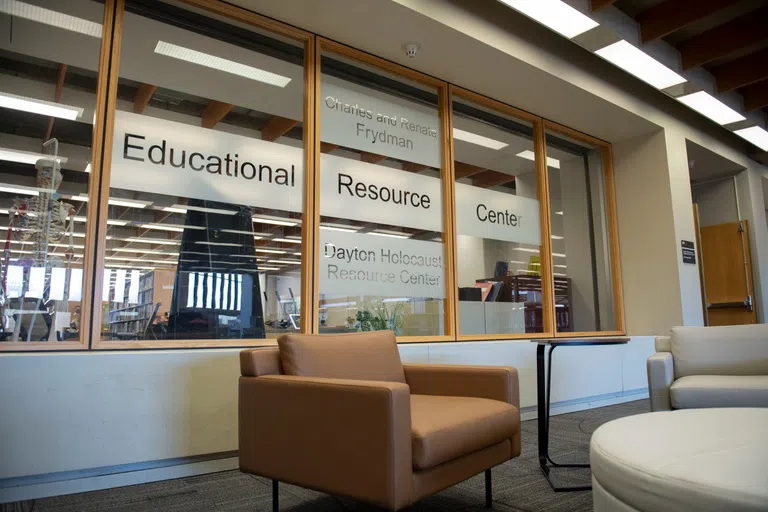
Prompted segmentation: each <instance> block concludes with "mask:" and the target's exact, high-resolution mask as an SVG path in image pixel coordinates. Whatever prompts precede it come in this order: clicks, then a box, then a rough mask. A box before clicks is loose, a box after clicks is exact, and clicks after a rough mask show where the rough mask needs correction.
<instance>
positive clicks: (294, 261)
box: [267, 260, 301, 265]
mask: <svg viewBox="0 0 768 512" xmlns="http://www.w3.org/2000/svg"><path fill="white" fill-rule="evenodd" d="M267 263H281V264H283V265H299V264H301V261H299V260H267Z"/></svg>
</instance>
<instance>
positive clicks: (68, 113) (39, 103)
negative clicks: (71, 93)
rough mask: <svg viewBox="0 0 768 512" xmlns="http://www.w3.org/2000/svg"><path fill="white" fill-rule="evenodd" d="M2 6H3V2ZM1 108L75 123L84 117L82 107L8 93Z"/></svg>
mask: <svg viewBox="0 0 768 512" xmlns="http://www.w3.org/2000/svg"><path fill="white" fill-rule="evenodd" d="M0 5H2V3H1V2H0ZM0 107H4V108H10V109H13V110H22V111H24V112H31V113H32V114H41V115H44V116H50V117H60V118H62V119H69V120H70V121H74V120H75V119H77V118H78V117H80V116H81V115H83V109H82V108H80V107H73V106H71V105H64V104H61V103H54V102H52V101H43V100H38V99H35V98H27V97H25V96H18V95H16V94H10V93H7V92H3V93H0Z"/></svg>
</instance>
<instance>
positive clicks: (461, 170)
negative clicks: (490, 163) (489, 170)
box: [453, 161, 486, 180]
mask: <svg viewBox="0 0 768 512" xmlns="http://www.w3.org/2000/svg"><path fill="white" fill-rule="evenodd" d="M453 168H454V169H455V172H456V179H457V180H460V179H461V178H468V177H469V176H474V175H475V174H479V173H481V172H483V171H485V170H486V169H485V168H484V167H478V166H476V165H470V164H465V163H464V162H458V161H454V162H453Z"/></svg>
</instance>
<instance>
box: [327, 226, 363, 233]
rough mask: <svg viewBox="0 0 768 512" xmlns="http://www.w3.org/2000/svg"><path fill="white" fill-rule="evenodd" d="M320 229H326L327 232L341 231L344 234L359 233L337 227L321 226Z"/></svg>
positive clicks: (354, 230)
mask: <svg viewBox="0 0 768 512" xmlns="http://www.w3.org/2000/svg"><path fill="white" fill-rule="evenodd" d="M320 229H324V230H326V231H340V232H342V233H357V230H356V229H350V228H337V227H336V226H320Z"/></svg>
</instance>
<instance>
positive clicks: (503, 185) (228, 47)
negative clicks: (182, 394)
mask: <svg viewBox="0 0 768 512" xmlns="http://www.w3.org/2000/svg"><path fill="white" fill-rule="evenodd" d="M121 4H122V3H121ZM225 13H226V15H225ZM113 22H114V25H115V26H114V30H113V27H112V24H113ZM105 23H106V24H107V25H104V24H105ZM0 33H2V34H3V36H5V35H6V34H8V37H0V114H2V115H1V116H0V220H2V219H4V220H2V222H0V236H2V237H3V255H2V258H0V350H29V349H34V348H44V349H46V348H49V347H54V348H65V349H70V348H71V349H77V348H89V347H90V348H97V349H123V348H153V347H158V348H160V347H209V346H254V345H263V344H273V343H274V339H275V338H276V337H277V336H279V335H280V334H282V333H292V332H305V333H316V332H319V333H338V332H357V331H372V330H381V329H391V330H393V331H394V332H395V333H396V334H397V335H398V337H399V338H398V339H399V340H401V341H405V342H408V341H416V342H417V341H452V340H458V339H509V338H545V337H553V336H575V335H579V334H583V333H590V334H601V333H610V334H616V333H621V332H623V330H624V325H623V315H622V314H621V311H622V310H621V308H622V298H621V294H620V293H619V292H620V284H618V283H619V281H620V275H614V274H615V273H616V272H618V269H619V267H618V246H617V244H616V243H615V240H616V223H615V212H614V211H613V210H614V209H615V206H612V205H614V196H613V190H612V189H611V187H612V175H611V172H612V169H611V167H610V165H611V162H610V158H608V157H609V154H610V146H609V145H608V144H607V143H605V142H602V141H599V140H597V139H593V138H591V137H589V136H587V135H584V134H579V133H578V132H575V131H573V130H570V129H568V128H565V127H561V126H558V125H556V124H554V123H551V122H549V121H545V120H543V119H542V118H540V117H537V116H536V115H534V114H528V113H524V112H521V111H518V110H516V109H514V108H513V107H509V106H506V105H502V104H500V103H498V102H495V101H493V100H490V99H488V98H484V97H482V96H479V95H477V94H475V93H472V92H469V91H464V90H461V89H459V88H456V87H454V86H450V85H449V84H448V83H446V82H444V81H441V80H439V79H437V78H433V77H429V76H426V75H422V74H420V73H418V72H415V71H412V70H408V69H406V68H404V67H401V66H398V65H396V64H393V63H391V62H388V61H383V60H381V59H378V58H376V57H374V56H370V55H367V54H364V53H362V52H359V51H357V50H354V49H352V48H347V47H344V46H343V45H340V44H337V43H334V42H331V41H327V40H324V39H322V38H318V37H316V36H314V35H312V34H309V33H307V32H303V31H301V30H299V29H296V28H293V27H289V26H286V25H281V24H280V23H278V22H276V21H274V20H269V19H266V18H261V17H259V16H258V15H256V14H254V13H251V12H249V11H246V10H241V9H240V8H238V7H235V6H233V5H229V4H225V3H218V2H213V3H205V2H199V1H190V2H188V1H185V0H164V1H153V0H126V1H125V7H124V9H123V8H122V7H121V6H120V5H117V4H116V3H115V2H114V1H112V0H107V1H105V2H100V1H97V0H61V1H56V2H54V1H53V0H25V1H15V0H14V1H8V2H1V1H0ZM102 35H103V36H104V37H102ZM316 46H319V48H320V51H316V49H315V47H316ZM113 50H115V51H113ZM310 50H311V51H310ZM102 52H104V53H102ZM100 67H101V68H102V69H104V70H108V71H109V73H108V74H107V73H105V76H104V79H103V80H101V81H99V69H100ZM107 77H109V79H107ZM451 105H452V106H451ZM97 119H98V122H97V121H96V120H97ZM449 126H451V127H452V128H453V130H452V132H451V133H447V131H448V127H449ZM542 127H546V128H547V131H546V132H545V130H544V129H543V128H542ZM308 141H309V142H310V143H307V142H308ZM545 146H546V156H545V158H546V164H545V163H544V162H541V161H537V160H536V158H537V156H536V155H537V153H539V154H542V153H543V152H542V149H543V148H544V147H545ZM308 148H312V149H313V150H312V151H310V150H309V149H308ZM537 149H538V151H537ZM450 164H452V165H450ZM545 168H546V171H545ZM547 208H549V212H547ZM89 237H90V238H89ZM91 238H93V240H91ZM550 264H551V265H550ZM94 265H95V267H94ZM102 275H103V278H102ZM614 281H615V282H614ZM552 297H553V298H554V300H551V298H552ZM304 315H305V316H304ZM53 341H56V342H57V343H56V344H55V345H54V344H52V343H51V342H53ZM34 342H38V343H34ZM41 342H42V343H41Z"/></svg>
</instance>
